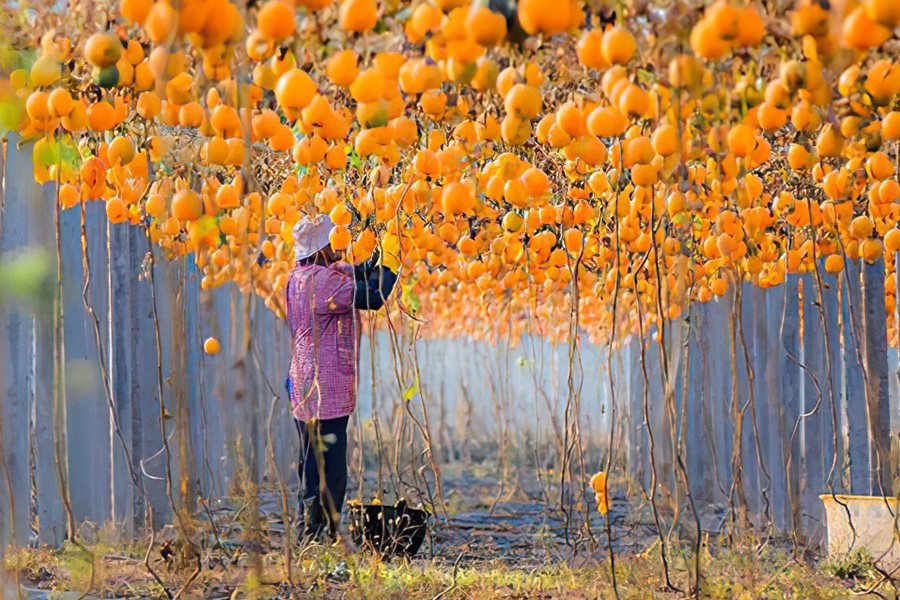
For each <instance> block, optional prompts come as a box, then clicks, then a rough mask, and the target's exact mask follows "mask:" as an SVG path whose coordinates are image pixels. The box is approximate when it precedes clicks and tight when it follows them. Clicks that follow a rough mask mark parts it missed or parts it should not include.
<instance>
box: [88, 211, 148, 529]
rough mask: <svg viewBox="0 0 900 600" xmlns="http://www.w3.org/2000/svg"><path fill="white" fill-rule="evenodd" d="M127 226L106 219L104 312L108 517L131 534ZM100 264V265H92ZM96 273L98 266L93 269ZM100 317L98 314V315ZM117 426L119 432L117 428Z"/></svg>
mask: <svg viewBox="0 0 900 600" xmlns="http://www.w3.org/2000/svg"><path fill="white" fill-rule="evenodd" d="M130 229H131V228H130V226H128V225H113V224H112V223H109V222H107V240H108V249H109V272H108V278H109V283H108V285H109V299H110V302H109V307H108V311H107V314H106V318H107V319H108V320H109V322H108V325H107V327H108V330H109V355H108V360H109V380H110V381H109V383H110V393H111V394H112V403H113V406H112V407H110V409H109V426H110V436H109V442H110V449H109V452H110V470H111V476H110V484H111V490H110V492H111V515H110V516H111V518H112V519H113V520H114V521H116V522H122V523H123V524H124V525H125V533H126V535H128V536H133V535H134V518H135V515H134V495H135V492H136V490H135V489H134V484H133V483H132V481H131V475H130V473H129V468H130V465H129V464H128V461H127V460H126V457H125V449H124V448H123V444H122V441H123V440H124V442H125V447H127V449H128V453H129V455H130V454H131V452H132V451H133V449H134V448H133V444H132V437H131V432H132V430H131V427H132V404H131V403H132V398H133V397H132V395H131V393H130V392H131V385H130V381H131V377H132V371H133V369H134V368H136V366H135V365H134V364H133V363H132V362H131V355H132V352H131V344H132V342H133V341H134V336H133V335H132V331H133V329H132V328H133V323H134V319H133V315H132V311H131V309H132V303H133V298H132V294H131V292H132V290H131V286H130V285H129V284H130V281H131V278H133V277H136V276H137V273H135V272H133V271H132V270H131V268H130V267H131V243H130V239H129V238H130ZM92 266H97V267H99V266H100V265H92ZM96 272H97V273H99V268H98V270H97V271H96ZM98 316H99V315H98ZM117 428H118V430H119V431H118V432H117V431H116V429H117Z"/></svg>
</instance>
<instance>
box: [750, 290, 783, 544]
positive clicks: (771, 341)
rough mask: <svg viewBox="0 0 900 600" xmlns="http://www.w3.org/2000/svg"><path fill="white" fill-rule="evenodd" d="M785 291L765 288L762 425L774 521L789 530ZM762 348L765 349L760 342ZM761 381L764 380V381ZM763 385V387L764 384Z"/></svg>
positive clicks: (781, 527)
mask: <svg viewBox="0 0 900 600" xmlns="http://www.w3.org/2000/svg"><path fill="white" fill-rule="evenodd" d="M784 298H785V293H784V290H783V289H781V288H780V287H779V288H770V289H768V290H766V291H765V300H766V302H765V307H764V310H765V313H766V314H765V323H766V344H765V353H766V359H765V379H764V380H763V382H764V387H765V390H766V403H767V406H768V414H769V418H768V419H767V420H766V421H765V422H764V423H763V422H761V423H760V427H761V428H762V429H764V430H765V431H766V438H767V442H766V444H765V445H764V446H763V451H764V452H765V453H766V466H767V470H768V472H769V478H770V480H771V487H770V494H769V497H770V500H771V503H772V520H773V521H774V522H775V525H776V526H777V527H779V528H780V529H782V530H789V529H790V526H791V517H790V511H789V502H787V501H786V497H787V471H786V468H785V460H786V458H787V456H786V454H785V452H784V446H785V445H784V443H783V440H784V430H785V423H786V418H787V417H786V413H785V407H786V406H787V404H786V402H785V400H786V399H785V398H784V397H783V396H782V389H781V386H782V384H781V382H780V380H779V375H780V373H779V366H780V365H781V362H782V359H783V356H784V349H783V348H782V345H781V321H782V318H783V317H784ZM758 348H760V349H762V348H763V346H762V345H760V346H758ZM763 382H760V383H763ZM761 387H762V386H761Z"/></svg>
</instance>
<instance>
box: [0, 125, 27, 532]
mask: <svg viewBox="0 0 900 600" xmlns="http://www.w3.org/2000/svg"><path fill="white" fill-rule="evenodd" d="M17 141H18V136H15V135H12V134H11V135H10V136H9V141H8V143H7V145H6V147H7V155H6V156H5V158H4V161H5V171H6V174H7V180H6V182H5V188H4V194H5V197H4V207H3V215H2V218H3V227H2V229H0V258H2V260H3V262H4V263H6V262H7V261H9V260H10V259H12V258H13V257H20V256H22V252H24V251H25V248H26V247H27V245H28V243H29V223H30V220H31V219H30V217H31V215H30V213H29V188H28V186H30V185H31V184H30V183H28V184H27V186H26V184H25V183H26V182H28V181H29V180H30V177H29V178H25V177H19V176H17V174H21V173H25V174H28V175H29V176H30V174H31V171H32V166H31V160H30V157H29V156H28V154H27V152H23V151H19V150H17V149H16V143H17ZM28 313H29V309H28V306H27V305H26V304H25V303H24V302H23V301H21V300H20V299H18V298H15V297H9V296H7V295H6V294H0V322H2V323H3V328H2V330H0V348H2V352H3V366H2V367H0V368H2V369H4V372H3V375H2V376H0V382H2V383H3V385H4V389H3V401H2V402H0V411H2V416H0V422H2V426H3V431H2V432H0V437H2V438H3V440H2V441H3V458H4V459H5V464H0V469H2V471H0V481H2V482H3V483H2V484H0V485H2V486H3V489H4V490H5V491H6V492H7V493H8V495H5V496H3V497H2V498H0V506H2V508H0V516H2V522H3V534H4V535H5V536H7V539H6V540H2V541H4V542H7V541H8V542H12V543H18V544H24V543H25V542H26V541H27V540H28V526H29V504H30V503H29V497H30V486H31V481H30V480H31V477H30V470H29V466H28V464H29V456H28V452H29V443H28V438H29V401H28V396H29V389H28V387H29V386H28V383H27V378H26V377H24V376H23V375H24V374H28V373H30V372H31V369H32V360H31V336H32V331H33V325H34V322H33V317H32V316H31V315H30V314H28ZM7 476H8V477H9V481H8V482H7ZM7 483H9V487H7V485H6V484H7ZM10 488H11V489H10ZM13 533H15V539H13V538H12V535H13Z"/></svg>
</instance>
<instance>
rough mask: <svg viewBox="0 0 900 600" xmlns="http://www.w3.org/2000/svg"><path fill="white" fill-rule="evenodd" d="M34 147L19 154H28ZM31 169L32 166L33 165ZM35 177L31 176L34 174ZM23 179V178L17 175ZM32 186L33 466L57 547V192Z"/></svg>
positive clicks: (44, 530)
mask: <svg viewBox="0 0 900 600" xmlns="http://www.w3.org/2000/svg"><path fill="white" fill-rule="evenodd" d="M31 147H32V146H31V145H30V144H29V145H28V146H26V147H25V149H23V150H22V151H20V152H27V151H29V150H30V149H31ZM29 163H30V161H29ZM29 172H30V171H29ZM16 176H17V177H18V174H17V175H16ZM21 181H23V182H28V185H30V187H31V190H30V194H29V195H28V197H23V198H21V199H20V200H21V201H25V202H27V203H28V205H29V206H30V207H31V239H30V244H29V247H30V250H29V251H30V252H35V251H39V252H44V253H45V256H46V259H47V277H48V278H49V279H48V283H50V282H51V281H52V282H53V283H52V284H51V285H52V286H53V287H49V286H48V292H47V293H48V295H47V297H45V298H42V299H41V300H40V301H39V302H38V303H37V304H36V305H35V308H36V310H35V313H34V321H33V333H32V346H31V349H30V353H29V354H30V357H31V361H32V367H31V380H30V384H31V393H30V396H31V411H32V412H31V418H32V430H33V433H34V434H33V435H32V436H31V442H32V444H33V447H32V449H31V455H32V457H33V460H34V470H35V473H34V484H35V492H36V495H35V496H34V498H33V499H32V500H33V501H34V502H36V506H35V507H34V510H35V511H36V512H35V514H36V515H37V517H38V521H37V523H36V525H37V526H38V531H37V534H38V538H37V541H38V542H40V543H41V544H48V545H50V546H53V547H58V546H59V544H61V543H62V541H63V539H64V538H65V533H66V531H65V529H66V520H65V518H64V516H63V503H62V494H61V493H60V482H59V477H58V475H57V470H56V435H55V431H54V426H53V423H54V416H55V415H54V391H55V390H54V363H53V346H54V319H53V311H54V310H55V308H56V307H55V306H54V305H55V300H54V298H55V295H51V294H52V292H50V291H49V290H50V289H54V290H55V281H56V272H57V262H56V235H55V234H54V233H53V228H52V227H51V226H50V224H51V223H54V221H55V203H56V192H55V186H54V185H53V184H52V183H47V184H45V185H43V186H40V187H39V186H38V185H37V184H35V183H34V182H33V180H31V179H30V178H28V177H21Z"/></svg>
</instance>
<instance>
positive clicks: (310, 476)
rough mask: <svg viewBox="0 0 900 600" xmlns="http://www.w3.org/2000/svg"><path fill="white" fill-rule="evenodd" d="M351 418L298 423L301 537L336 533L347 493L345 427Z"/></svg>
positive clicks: (333, 534)
mask: <svg viewBox="0 0 900 600" xmlns="http://www.w3.org/2000/svg"><path fill="white" fill-rule="evenodd" d="M349 422H350V417H349V416H346V417H338V418H337V419H323V420H319V419H316V420H313V421H305V422H304V421H297V420H295V423H296V425H297V432H298V433H299V434H300V464H299V468H298V470H299V474H300V510H301V514H302V515H303V518H304V526H303V529H304V534H305V535H312V536H317V535H319V534H320V533H322V532H323V531H324V529H325V527H326V526H327V527H328V531H329V533H330V535H331V536H332V537H334V536H335V534H336V533H337V526H338V524H339V523H340V520H341V510H342V508H343V506H344V495H345V494H346V492H347V424H348V423H349Z"/></svg>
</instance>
